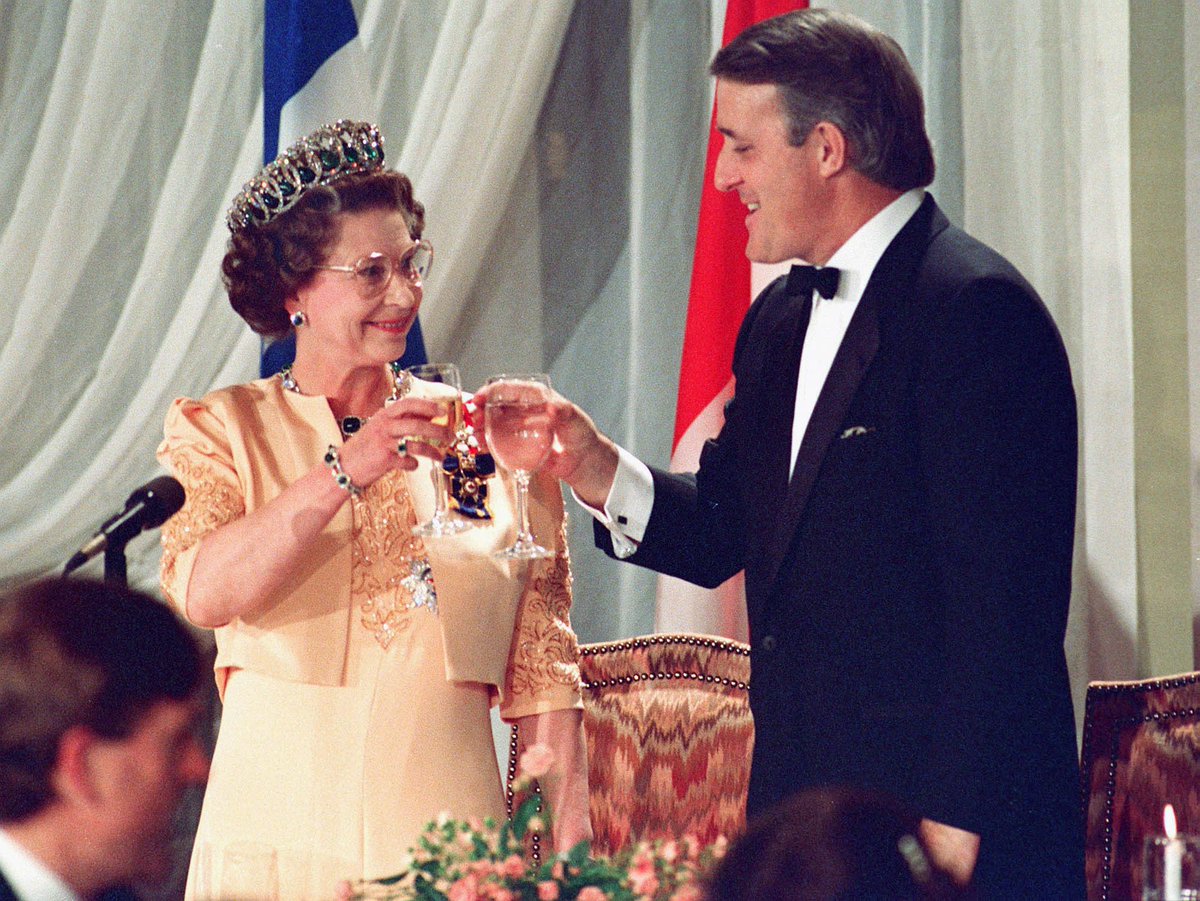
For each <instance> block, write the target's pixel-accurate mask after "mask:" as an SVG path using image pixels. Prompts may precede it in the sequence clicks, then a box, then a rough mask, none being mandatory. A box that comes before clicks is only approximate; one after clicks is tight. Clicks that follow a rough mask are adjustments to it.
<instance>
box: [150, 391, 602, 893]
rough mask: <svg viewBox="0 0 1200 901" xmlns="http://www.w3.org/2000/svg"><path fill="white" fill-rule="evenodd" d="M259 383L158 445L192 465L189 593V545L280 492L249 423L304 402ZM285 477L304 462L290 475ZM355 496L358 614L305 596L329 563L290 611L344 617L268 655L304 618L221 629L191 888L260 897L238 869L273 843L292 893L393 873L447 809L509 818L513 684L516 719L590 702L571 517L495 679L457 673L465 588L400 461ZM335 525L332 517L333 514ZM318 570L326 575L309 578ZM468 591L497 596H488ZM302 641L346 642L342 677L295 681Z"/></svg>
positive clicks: (180, 523) (521, 604) (324, 586)
mask: <svg viewBox="0 0 1200 901" xmlns="http://www.w3.org/2000/svg"><path fill="white" fill-rule="evenodd" d="M252 385H253V386H254V387H258V388H261V389H266V390H263V391H262V392H261V393H257V394H256V393H255V392H249V393H243V394H242V395H238V396H235V397H234V399H233V401H232V402H230V398H229V395H225V396H223V397H219V398H214V397H213V396H211V395H210V396H209V397H208V398H205V399H204V400H202V401H199V402H197V401H190V400H186V399H184V400H180V401H177V402H176V404H175V406H174V407H173V408H172V411H171V413H170V414H169V415H168V418H167V426H166V436H167V437H166V440H165V441H164V443H163V446H162V447H161V448H160V458H161V459H163V461H164V462H165V463H166V464H167V465H168V466H169V467H170V468H171V469H172V470H173V471H174V472H175V474H176V477H177V478H180V480H181V481H182V482H183V484H184V488H185V490H186V492H187V497H188V501H187V503H186V504H185V506H184V508H183V509H182V510H181V511H180V513H179V514H177V515H176V516H175V517H174V518H172V519H171V520H170V521H169V522H168V523H167V525H166V526H165V527H164V530H163V544H164V558H163V582H164V589H165V591H166V593H167V595H168V597H170V598H171V599H172V600H173V601H174V602H175V603H176V604H177V605H178V606H179V608H180V609H181V610H184V609H185V603H186V581H182V580H186V576H187V574H188V573H190V561H188V565H187V566H183V562H184V561H185V559H186V558H187V556H188V555H189V554H190V555H192V556H194V548H195V545H196V544H197V543H198V542H199V540H200V539H201V538H203V536H204V534H207V532H209V531H211V530H212V529H214V528H216V527H218V526H219V525H221V524H222V523H225V522H229V521H231V520H233V519H236V518H238V517H240V516H242V515H244V514H245V513H246V512H247V509H248V506H249V505H248V504H247V497H246V496H247V495H250V496H254V495H256V494H257V495H259V496H261V498H262V499H263V500H265V499H266V495H267V494H268V493H269V492H268V491H263V490H261V489H260V488H250V487H249V486H250V485H251V484H256V483H255V481H254V480H253V479H248V478H247V477H246V474H244V473H242V472H239V469H247V468H249V469H261V468H262V467H261V463H262V462H263V461H256V460H255V454H256V453H258V454H259V455H260V456H262V457H263V460H264V461H265V459H266V457H268V456H271V455H270V454H269V453H266V452H264V451H262V450H261V448H260V449H259V450H258V451H257V452H256V451H254V450H250V451H248V450H247V449H246V447H245V445H246V444H247V443H248V442H247V440H246V436H245V435H242V434H240V432H241V431H242V428H241V425H240V423H241V422H242V420H245V422H247V423H253V428H251V429H248V430H247V432H246V434H260V433H261V428H262V424H263V417H262V415H261V409H258V408H259V407H260V405H261V404H270V403H273V402H274V403H283V404H294V403H299V402H300V400H293V399H291V398H285V397H282V396H280V395H278V393H277V392H274V391H272V390H270V386H269V385H268V384H267V381H264V382H261V383H252ZM229 390H230V389H225V391H226V392H228V391H229ZM218 394H219V392H218ZM322 400H323V399H322ZM302 409H304V410H305V412H308V413H313V411H314V410H315V411H316V412H315V413H313V415H312V417H311V418H313V419H314V421H315V423H316V424H317V426H318V428H317V431H320V432H324V431H325V429H326V425H327V424H326V423H325V422H324V420H323V418H322V417H321V416H320V405H312V404H309V405H308V406H307V407H303V406H302ZM325 410H326V412H327V411H328V406H327V404H326V405H325ZM329 418H330V419H332V416H331V415H330V416H329ZM278 437H284V436H278ZM269 443H270V442H268V444H269ZM300 443H302V444H303V443H304V439H303V437H302V438H301V442H300ZM285 447H286V450H281V452H280V453H279V454H277V455H275V456H277V457H278V458H279V459H282V458H284V457H286V456H288V455H289V454H291V455H292V456H295V454H292V451H293V450H294V447H295V442H291V443H289V444H288V445H285ZM308 459H309V460H311V459H312V457H311V456H310V457H308ZM276 462H278V461H276ZM308 465H309V466H311V463H309V464H308ZM283 468H286V466H285V467H283ZM297 477H298V476H297ZM279 481H280V484H283V483H286V482H287V481H288V477H287V476H286V475H283V474H281V475H280V476H279ZM413 484H418V483H413ZM555 490H557V489H555ZM552 506H553V505H547V507H548V508H551V509H552ZM345 507H346V508H349V511H350V518H351V524H350V529H349V540H348V544H349V555H350V557H349V572H348V573H347V575H348V576H349V579H348V586H349V591H348V593H346V592H345V591H343V592H341V594H342V595H344V597H342V598H341V599H339V603H340V604H342V605H344V606H343V608H342V609H344V610H345V611H347V612H348V613H349V614H350V615H349V616H347V617H345V619H346V621H347V628H346V629H345V630H343V629H342V628H341V625H340V622H341V621H340V619H338V618H337V617H334V616H331V615H330V610H331V605H330V603H329V601H328V599H318V600H316V601H308V600H305V599H304V598H303V595H305V594H306V593H316V594H320V593H321V592H322V591H327V590H328V580H326V581H324V582H323V581H322V580H321V579H320V578H312V577H310V578H308V579H306V580H304V581H303V582H301V583H300V584H299V585H298V587H297V590H296V592H295V595H296V596H293V597H289V598H287V599H286V600H285V601H283V602H281V604H280V610H282V611H283V613H282V614H280V613H279V612H278V611H276V614H275V615H277V616H280V617H281V619H288V620H291V619H303V617H304V616H305V610H306V609H312V610H313V611H314V612H313V614H312V619H313V620H314V621H318V622H325V623H326V624H328V623H333V622H335V621H336V622H337V623H338V625H337V627H330V628H324V627H322V628H315V629H310V630H309V631H308V632H293V633H290V634H291V635H292V636H293V637H294V636H299V637H298V638H296V639H295V640H293V639H292V638H291V637H288V638H286V639H285V640H283V642H282V644H281V645H278V646H275V647H271V648H270V650H269V653H267V654H266V655H264V656H256V654H255V647H254V640H255V639H256V638H257V639H258V640H259V641H260V642H263V643H267V644H268V645H269V643H270V642H272V641H278V640H279V636H280V635H285V636H287V635H289V633H288V632H287V628H289V627H290V626H287V627H285V626H281V627H280V628H279V629H270V628H266V627H264V626H263V624H262V623H258V624H256V623H245V622H242V621H240V620H239V621H235V623H233V624H231V625H230V626H227V627H222V629H219V630H217V633H218V634H217V641H218V670H217V678H218V684H219V685H220V686H221V690H222V700H223V709H222V714H221V724H220V731H219V737H218V740H217V746H216V751H215V753H214V756H213V762H212V769H211V773H210V776H209V784H208V788H207V791H206V794H205V798H204V806H203V811H202V814H201V819H200V825H199V829H198V832H197V837H196V844H195V846H194V849H193V854H192V863H191V870H190V873H189V879H188V897H189V898H233V897H239V898H240V897H246V896H248V894H249V895H250V896H253V892H252V890H250V889H247V888H246V887H245V886H244V885H243V884H241V883H240V882H239V880H243V879H245V880H249V881H250V882H251V883H254V884H258V883H260V882H262V881H264V880H265V879H266V877H264V876H262V875H261V874H258V875H256V873H259V871H257V870H253V868H255V867H258V866H260V865H261V864H262V863H263V858H264V855H263V852H267V854H266V856H267V857H271V858H273V859H274V870H275V872H276V879H277V882H278V890H279V894H278V897H280V898H283V899H290V898H328V897H331V896H332V895H333V892H334V889H335V887H336V885H337V883H338V881H340V880H342V879H351V880H353V879H358V878H375V877H379V876H383V875H387V874H389V873H391V872H395V871H396V870H397V869H398V868H399V865H400V862H401V860H402V859H403V857H404V855H405V852H406V851H407V850H408V849H410V848H411V847H412V846H413V845H414V843H415V841H416V838H417V836H418V835H419V833H420V831H421V829H422V827H423V826H424V824H425V823H427V822H428V821H429V820H431V819H434V818H435V817H436V816H437V815H438V814H439V813H440V812H442V811H449V812H450V813H451V814H452V815H454V816H456V817H465V816H479V817H484V816H493V817H502V816H503V815H504V800H503V794H502V784H501V779H500V774H499V772H498V769H497V765H496V757H495V751H494V747H493V741H492V733H491V725H490V715H489V708H490V706H491V705H492V704H493V703H495V702H496V701H497V700H499V701H500V707H501V715H502V716H504V717H506V718H515V717H517V716H523V715H526V714H529V713H537V712H542V711H546V710H553V709H563V708H571V707H578V706H579V704H580V701H579V675H578V666H577V661H576V644H575V638H574V635H573V633H572V632H571V630H570V626H569V621H568V610H569V606H570V573H569V564H568V560H567V556H566V553H565V543H564V539H563V530H562V520H561V515H560V518H559V521H558V523H557V525H558V527H559V529H558V536H557V540H558V542H559V546H560V548H561V550H562V552H561V553H560V555H559V556H558V557H556V558H554V559H552V560H548V561H541V562H539V563H536V564H534V565H533V566H532V567H531V568H530V569H529V570H527V571H525V572H523V573H521V574H519V577H518V578H516V581H517V582H518V585H517V591H516V592H515V594H514V597H516V598H517V599H518V600H517V601H516V616H515V618H512V617H510V619H509V620H508V622H510V623H512V626H511V630H510V632H509V633H508V634H509V636H510V638H509V639H508V640H506V641H504V642H502V644H503V645H504V647H503V653H504V654H505V656H506V658H507V659H506V661H504V677H503V684H499V685H494V684H489V683H488V682H486V681H474V680H472V679H452V678H449V677H448V674H453V672H454V669H455V667H454V666H453V665H452V663H451V662H448V660H447V656H448V653H452V652H453V642H448V641H447V639H446V635H445V634H444V626H445V623H444V622H443V619H444V618H445V617H444V614H445V613H446V612H447V611H446V609H445V608H444V605H445V603H446V602H447V601H448V600H449V599H448V598H443V597H442V593H441V592H440V591H439V588H440V585H439V567H440V571H441V572H443V573H446V574H447V576H446V578H445V580H444V581H445V582H446V583H447V584H448V585H452V584H454V583H455V580H454V579H452V578H450V576H449V571H448V566H449V564H445V563H444V562H442V561H440V559H439V558H438V557H436V555H435V557H434V561H433V566H432V572H430V567H429V565H428V563H429V550H430V549H427V548H426V547H425V546H424V544H423V543H422V541H421V540H420V539H418V538H415V537H413V536H412V534H411V526H412V524H413V523H415V522H416V521H417V511H416V510H414V503H413V499H412V496H411V491H410V489H409V483H408V482H407V481H406V478H405V477H404V475H403V474H401V473H399V472H393V473H390V474H389V475H388V476H385V477H384V478H382V479H380V480H379V481H378V482H376V483H375V484H374V485H372V486H370V487H369V488H368V489H367V490H366V491H365V492H364V493H363V495H362V496H361V497H360V498H356V499H353V500H352V501H350V502H349V503H347V504H346V505H345ZM494 507H500V508H503V507H504V505H503V504H502V503H501V504H497V505H494ZM559 508H560V509H561V497H560V498H559ZM331 528H333V529H334V531H336V525H335V524H331ZM501 531H503V529H501ZM499 540H503V536H502V535H501V536H500V537H499V538H498V539H497V541H499ZM438 543H440V542H431V543H430V544H431V545H433V544H438ZM253 553H254V549H253V548H247V554H249V555H253ZM181 568H182V569H184V570H185V572H184V573H183V574H182V580H181V574H180V572H179V570H180V569H181ZM298 581H300V580H299V579H298ZM457 581H458V583H461V582H462V581H463V580H461V579H459V580H457ZM306 586H307V588H306ZM314 587H315V588H316V589H317V591H316V592H313V591H311V590H309V589H312V588H314ZM494 593H495V592H493V594H494ZM458 600H459V601H461V599H458ZM469 600H470V602H471V603H472V604H475V603H477V602H478V603H481V604H482V607H481V608H480V609H485V608H486V604H485V603H483V601H484V600H485V599H483V598H477V599H469ZM333 606H334V608H336V605H333ZM292 608H294V609H292ZM289 609H292V612H291V613H288V610H289ZM500 628H501V629H503V628H505V626H504V625H503V624H502V625H501V626H500ZM322 631H323V632H325V633H327V634H325V635H324V636H323V637H322V634H321V633H322ZM318 642H321V644H320V645H319V646H317V644H318ZM223 644H224V645H225V646H226V651H225V652H222V650H221V647H222V645H223ZM448 646H449V647H450V648H451V651H450V652H448V651H447V647H448ZM243 647H244V649H243ZM230 648H232V650H229V649H230ZM339 652H340V653H339ZM289 654H291V655H294V656H299V657H304V656H305V655H316V656H319V657H329V656H332V657H334V658H338V657H340V661H338V662H339V663H340V666H339V667H337V676H336V678H325V675H324V674H323V673H322V672H321V667H319V666H318V667H315V668H313V669H312V675H310V676H307V677H304V678H300V679H297V678H295V675H294V673H295V671H296V667H294V666H292V665H291V663H289V662H288V660H287V658H288V656H289ZM277 658H278V659H279V660H280V661H281V662H280V663H279V664H278V665H276V664H275V662H274V661H275V660H276V659H277ZM300 669H304V667H303V665H300ZM330 671H331V672H332V671H333V670H330ZM250 870H253V872H248V871H250Z"/></svg>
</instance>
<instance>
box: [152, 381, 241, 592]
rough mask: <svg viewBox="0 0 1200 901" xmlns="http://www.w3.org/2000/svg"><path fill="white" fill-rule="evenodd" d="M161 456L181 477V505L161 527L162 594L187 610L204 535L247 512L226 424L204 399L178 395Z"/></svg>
mask: <svg viewBox="0 0 1200 901" xmlns="http://www.w3.org/2000/svg"><path fill="white" fill-rule="evenodd" d="M164 433H165V438H164V440H163V443H162V444H161V445H160V446H159V448H158V459H159V462H161V463H162V464H163V465H164V466H166V467H167V469H169V470H170V471H171V473H172V474H173V475H174V476H175V478H177V479H179V481H180V483H181V484H182V485H183V490H184V492H185V494H186V500H185V501H184V504H183V507H182V508H181V509H180V510H179V512H178V513H176V514H175V515H174V516H172V517H171V518H170V519H168V520H167V521H166V523H165V524H164V525H163V527H162V546H163V554H162V566H161V570H160V573H159V576H160V579H161V581H162V587H163V593H164V594H165V595H166V596H167V598H168V599H169V600H170V601H171V603H172V604H174V605H175V607H176V609H178V610H179V611H180V612H181V613H184V614H186V611H187V585H188V581H189V579H190V576H191V567H192V562H193V560H194V558H195V555H196V550H197V548H198V546H199V543H200V539H202V538H203V537H204V536H205V535H207V534H209V533H210V532H212V531H214V530H216V529H217V528H219V527H221V526H223V525H225V524H226V523H228V522H232V521H233V520H235V519H238V518H240V517H241V516H243V515H244V514H245V512H246V505H245V500H244V498H243V495H242V490H241V483H240V482H239V480H238V477H237V473H236V471H235V470H234V467H233V455H232V452H231V451H230V448H229V442H228V438H227V436H226V433H225V427H224V424H223V423H222V422H221V421H220V420H219V418H218V417H217V416H215V415H214V414H213V412H212V411H211V410H210V409H209V408H208V407H207V406H206V405H205V404H204V403H203V401H194V400H189V399H187V398H180V399H179V400H177V401H175V403H174V404H172V406H171V410H170V411H169V412H168V413H167V421H166V425H165V427H164Z"/></svg>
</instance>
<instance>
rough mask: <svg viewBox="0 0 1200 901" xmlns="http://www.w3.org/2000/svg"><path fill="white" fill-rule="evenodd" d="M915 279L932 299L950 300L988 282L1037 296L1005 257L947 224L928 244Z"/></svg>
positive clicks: (959, 229)
mask: <svg viewBox="0 0 1200 901" xmlns="http://www.w3.org/2000/svg"><path fill="white" fill-rule="evenodd" d="M917 277H918V279H919V280H920V283H921V287H922V288H924V289H925V291H926V292H927V295H926V296H929V297H931V298H937V297H939V296H941V297H952V296H953V295H955V294H960V293H962V292H963V291H964V290H965V289H966V288H968V287H970V286H972V285H984V286H986V285H987V284H989V283H991V284H1000V285H1005V284H1006V285H1010V286H1012V287H1013V288H1016V289H1018V290H1019V291H1020V292H1022V293H1025V294H1028V295H1029V296H1031V297H1037V296H1038V293H1037V291H1035V290H1034V288H1033V286H1032V285H1031V284H1029V282H1028V281H1027V280H1026V279H1025V277H1024V276H1023V275H1021V273H1020V272H1019V271H1018V270H1017V268H1016V267H1015V266H1014V265H1013V264H1012V263H1010V262H1009V261H1008V260H1007V259H1006V258H1005V257H1004V256H1002V255H1001V254H1000V253H998V252H997V251H995V250H994V249H992V248H991V247H989V246H988V245H987V244H984V243H983V242H982V241H980V240H979V239H978V238H974V237H972V236H971V235H969V234H967V233H966V232H965V231H963V230H962V229H961V228H958V227H957V226H954V225H947V227H946V228H945V229H943V230H942V231H940V232H938V234H937V235H935V236H934V237H933V240H932V241H930V243H929V247H928V249H927V250H926V253H925V255H924V257H923V258H922V260H921V264H920V266H919V267H918V270H917Z"/></svg>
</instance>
